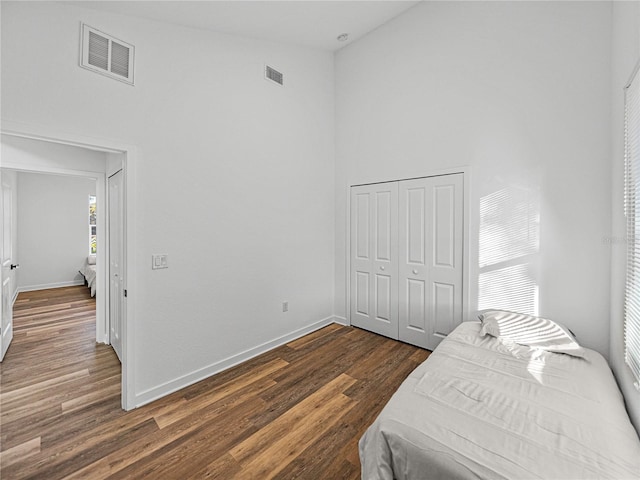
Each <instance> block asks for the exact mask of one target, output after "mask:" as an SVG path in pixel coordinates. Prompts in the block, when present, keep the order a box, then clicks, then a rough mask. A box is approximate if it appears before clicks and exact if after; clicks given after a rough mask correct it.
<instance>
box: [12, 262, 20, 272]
mask: <svg viewBox="0 0 640 480" xmlns="http://www.w3.org/2000/svg"><path fill="white" fill-rule="evenodd" d="M10 268H11V270H15V269H16V268H20V264H19V263H12V264H11V267H10Z"/></svg>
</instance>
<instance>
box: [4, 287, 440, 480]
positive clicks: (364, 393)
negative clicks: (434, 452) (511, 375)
mask: <svg viewBox="0 0 640 480" xmlns="http://www.w3.org/2000/svg"><path fill="white" fill-rule="evenodd" d="M14 313H15V315H14V332H15V333H14V341H13V343H12V345H11V346H10V348H9V351H8V352H7V355H6V357H5V360H4V361H3V362H2V364H0V478H2V479H5V478H7V479H16V480H21V479H47V480H56V479H63V478H66V479H91V480H94V479H95V480H100V479H106V478H109V479H112V480H116V479H135V480H144V479H149V480H156V479H163V480H164V479H183V478H193V479H203V478H211V479H224V480H228V479H257V478H259V479H261V480H262V479H269V478H277V479H282V480H285V479H286V480H293V479H302V480H307V479H308V480H324V479H329V480H335V479H349V480H356V479H358V478H360V463H359V458H358V447H357V444H358V440H359V438H360V436H361V435H362V433H363V432H364V431H365V429H366V428H367V427H368V425H369V424H370V423H371V422H372V421H373V420H374V419H375V417H376V415H377V414H378V413H379V411H380V410H381V409H382V407H383V406H384V404H385V403H386V401H387V400H388V398H389V397H390V396H391V395H392V394H393V392H394V391H395V390H396V389H397V387H398V385H399V384H400V383H401V382H402V381H403V380H404V378H406V376H407V375H408V374H409V373H410V372H411V371H412V370H413V369H414V368H415V367H416V366H417V365H418V364H419V363H421V362H422V361H423V360H424V359H426V358H427V357H428V354H429V352H427V351H425V350H421V349H419V348H416V347H413V346H410V345H406V344H402V343H399V342H396V341H394V340H390V339H388V338H384V337H381V336H378V335H375V334H372V333H369V332H366V331H363V330H360V329H356V328H351V327H345V326H342V325H337V324H332V325H330V326H328V327H325V328H323V329H320V330H318V331H316V332H313V333H311V334H309V335H307V336H305V337H302V338H300V339H297V340H293V341H292V342H289V343H288V344H286V345H283V346H281V347H278V348H276V349H273V350H271V351H269V352H267V353H265V354H263V355H260V356H258V357H256V358H254V359H252V360H250V361H248V362H245V363H242V364H240V365H237V366H235V367H233V368H230V369H228V370H226V371H224V372H222V373H220V374H218V375H215V376H212V377H210V378H207V379H205V380H203V381H201V382H198V383H196V384H194V385H192V386H190V387H187V388H185V389H183V390H181V391H178V392H174V393H172V394H171V395H168V396H166V397H163V398H161V399H159V400H157V401H155V402H153V403H151V404H149V405H145V406H143V407H140V408H137V409H135V410H132V411H130V412H124V411H122V409H121V408H120V382H121V375H120V363H119V361H118V359H117V357H116V355H115V353H114V352H113V350H112V349H111V347H109V346H106V345H97V344H96V343H95V299H94V298H91V297H90V295H89V292H88V289H87V288H86V287H65V288H59V289H53V290H44V291H38V292H25V293H21V294H20V295H19V296H18V299H17V301H16V302H15V305H14ZM43 359H46V360H45V361H43Z"/></svg>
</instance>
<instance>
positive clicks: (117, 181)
mask: <svg viewBox="0 0 640 480" xmlns="http://www.w3.org/2000/svg"><path fill="white" fill-rule="evenodd" d="M123 189H124V183H123V173H122V170H120V171H118V172H117V173H115V174H114V175H112V176H111V177H109V341H110V343H111V346H112V347H113V349H114V350H115V352H116V355H118V358H119V359H120V362H122V311H123V308H122V304H123V302H124V275H123V274H124V269H123V268H122V249H123V244H124V232H123V227H122V225H123V222H122V220H123V217H124V214H123V212H124V210H123V199H124V198H123ZM98 208H99V207H98Z"/></svg>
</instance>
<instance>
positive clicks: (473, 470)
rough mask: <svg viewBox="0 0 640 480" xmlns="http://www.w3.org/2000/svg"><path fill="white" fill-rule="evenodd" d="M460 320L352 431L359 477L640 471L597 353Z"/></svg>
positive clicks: (576, 475)
mask: <svg viewBox="0 0 640 480" xmlns="http://www.w3.org/2000/svg"><path fill="white" fill-rule="evenodd" d="M483 333H485V332H483V324H482V323H481V322H475V321H474V322H464V323H462V324H461V325H460V326H458V327H457V328H456V329H455V330H454V331H453V332H452V333H451V334H450V335H449V336H448V337H447V338H446V339H445V340H443V342H442V343H441V344H440V345H439V346H438V348H436V350H435V351H434V352H433V353H432V354H431V355H430V356H429V358H428V359H427V360H426V361H425V362H424V363H423V364H421V365H420V366H419V367H418V368H416V370H414V371H413V372H412V373H411V374H410V375H409V377H407V379H406V380H405V381H404V382H403V384H402V385H401V386H400V388H399V389H398V390H397V391H396V393H395V394H394V395H393V397H392V398H391V399H390V401H389V403H388V404H387V405H386V406H385V408H384V409H383V410H382V412H381V413H380V415H379V416H378V418H377V419H376V420H375V422H374V423H373V424H372V425H371V426H370V427H369V428H368V430H367V431H366V432H365V434H364V435H363V436H362V438H361V439H360V443H359V448H360V460H361V464H362V478H363V480H377V479H389V480H390V479H396V480H404V479H427V478H428V479H447V480H453V479H472V478H473V479H478V478H485V479H510V480H515V479H530V478H545V479H589V478H613V479H633V478H640V441H639V440H638V436H637V434H636V431H635V430H634V428H633V426H632V425H631V422H630V420H629V417H628V416H627V413H626V410H625V407H624V402H623V399H622V395H621V394H620V391H619V389H618V387H617V384H616V382H615V379H614V378H613V375H612V373H611V370H610V368H609V366H608V365H607V362H606V361H605V359H604V358H603V357H602V356H601V355H600V354H599V353H597V352H595V351H593V350H589V349H586V348H584V349H583V348H580V351H579V352H578V354H577V355H576V356H574V355H570V354H566V353H556V352H553V351H547V350H544V349H539V348H533V347H531V346H525V345H520V344H517V343H514V342H510V341H505V340H504V338H501V337H494V336H492V335H490V334H484V335H483Z"/></svg>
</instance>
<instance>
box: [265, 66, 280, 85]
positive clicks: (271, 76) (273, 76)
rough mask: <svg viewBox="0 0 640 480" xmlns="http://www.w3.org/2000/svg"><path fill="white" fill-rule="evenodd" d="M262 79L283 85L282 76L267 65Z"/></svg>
mask: <svg viewBox="0 0 640 480" xmlns="http://www.w3.org/2000/svg"><path fill="white" fill-rule="evenodd" d="M264 78H266V79H267V80H271V81H272V82H276V83H277V84H278V85H284V75H283V74H282V73H280V72H279V71H277V70H276V69H275V68H273V67H270V66H269V65H266V66H265V69H264Z"/></svg>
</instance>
